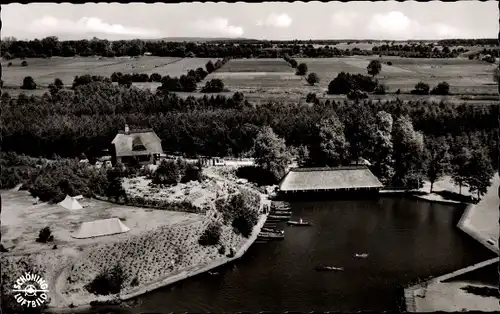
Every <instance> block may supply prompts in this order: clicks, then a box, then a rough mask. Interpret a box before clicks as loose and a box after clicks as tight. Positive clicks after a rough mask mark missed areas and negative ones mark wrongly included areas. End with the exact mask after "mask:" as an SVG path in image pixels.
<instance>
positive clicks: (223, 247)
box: [219, 245, 226, 255]
mask: <svg viewBox="0 0 500 314" xmlns="http://www.w3.org/2000/svg"><path fill="white" fill-rule="evenodd" d="M219 254H220V255H224V254H226V247H225V246H224V245H221V246H220V247H219Z"/></svg>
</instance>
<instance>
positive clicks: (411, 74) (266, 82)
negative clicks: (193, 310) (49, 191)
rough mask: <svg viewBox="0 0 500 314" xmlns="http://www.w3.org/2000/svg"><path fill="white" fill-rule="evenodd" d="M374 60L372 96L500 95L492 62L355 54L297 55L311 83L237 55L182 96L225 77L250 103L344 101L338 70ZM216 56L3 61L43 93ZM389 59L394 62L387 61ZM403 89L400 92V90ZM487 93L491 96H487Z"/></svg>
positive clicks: (278, 66)
mask: <svg viewBox="0 0 500 314" xmlns="http://www.w3.org/2000/svg"><path fill="white" fill-rule="evenodd" d="M373 59H379V60H380V61H381V63H382V71H381V73H380V74H379V75H377V79H378V80H379V81H380V82H381V83H384V84H385V85H386V86H387V95H382V96H377V95H372V96H370V97H371V98H373V99H381V100H389V99H394V98H396V97H399V98H400V99H404V100H416V99H422V97H429V96H417V95H411V94H410V91H411V90H412V89H413V87H414V86H415V84H417V83H418V82H420V81H423V82H425V83H427V84H429V85H430V87H431V88H432V87H434V86H436V85H437V84H438V83H439V82H442V81H446V82H448V83H449V84H450V93H451V94H452V95H451V96H445V97H433V98H435V99H437V100H441V99H446V100H450V101H454V102H462V101H470V102H477V101H495V99H496V98H494V97H496V96H497V95H498V93H497V86H496V84H495V82H494V81H493V77H492V71H493V69H494V68H495V66H496V65H495V64H488V63H486V62H482V61H479V60H469V59H468V58H454V59H423V58H401V57H388V56H384V57H382V58H379V56H353V57H338V58H296V60H297V62H299V63H302V62H303V63H306V64H307V66H308V70H309V71H308V72H309V73H310V72H315V73H317V74H318V76H319V79H320V82H319V83H317V84H316V85H315V86H310V85H309V84H308V83H307V82H306V80H305V77H301V76H297V75H295V70H294V69H293V68H292V67H291V66H290V65H289V64H287V63H286V62H285V61H284V60H283V59H233V60H230V61H229V62H227V63H226V64H225V65H224V66H222V68H220V69H218V70H217V71H215V72H213V73H211V74H210V75H208V76H207V77H206V78H205V80H204V81H202V82H201V83H199V84H198V91H197V92H195V93H179V95H180V96H181V97H187V96H190V95H192V96H201V95H203V94H201V93H200V92H199V89H201V87H202V86H204V84H205V82H206V81H208V80H210V79H213V78H219V79H221V80H222V81H223V82H224V84H225V87H226V90H227V91H228V93H230V94H232V93H234V92H237V91H239V92H242V93H243V94H244V95H245V97H246V98H247V99H248V100H249V101H254V102H256V103H262V102H268V101H283V102H287V103H288V102H304V101H305V99H306V95H307V94H308V93H311V92H312V93H316V94H317V96H318V98H320V99H345V96H343V95H327V94H326V91H327V88H328V84H329V83H330V81H331V80H333V79H334V78H335V77H336V76H337V74H338V73H340V72H348V73H351V74H357V73H359V74H366V67H367V65H368V63H369V62H370V61H371V60H373ZM209 60H212V61H213V62H215V61H216V59H210V58H169V57H151V56H149V57H146V56H144V57H140V58H113V59H112V58H109V59H107V58H95V57H86V58H83V57H75V58H59V57H54V58H51V59H27V61H28V64H29V65H28V66H27V67H22V66H21V65H20V64H21V61H20V60H18V59H15V60H12V61H11V62H12V63H13V64H12V66H10V67H7V62H4V61H3V62H2V67H3V69H4V73H3V78H2V79H3V80H4V90H5V91H6V92H8V93H9V94H11V95H13V96H16V95H18V94H20V93H21V92H24V93H26V94H28V95H42V94H43V93H45V92H46V91H48V90H47V86H48V84H50V83H52V82H53V81H54V79H55V78H56V77H58V78H60V79H61V80H62V81H63V83H64V84H65V85H68V86H69V85H71V83H72V82H73V79H74V77H75V76H76V75H83V74H92V75H102V76H106V77H110V76H111V74H112V73H113V72H122V73H147V74H151V73H155V72H156V73H159V74H161V75H162V76H166V75H169V76H171V77H175V76H177V77H179V76H181V75H184V74H186V73H187V71H188V70H191V69H193V70H195V69H197V68H199V67H202V68H205V64H206V63H207V62H208V61H209ZM389 62H391V63H392V64H391V65H388V64H387V63H389ZM27 75H30V76H32V77H33V78H34V80H35V82H36V83H37V85H38V88H37V89H36V90H32V91H23V90H21V89H19V86H20V85H21V84H22V80H23V78H24V77H25V76H27ZM133 85H134V86H136V87H137V88H149V89H151V90H153V91H154V90H156V88H157V87H158V86H160V83H134V84H133ZM397 90H400V93H401V94H400V95H396V94H395V93H396V91H397ZM488 96H489V97H488Z"/></svg>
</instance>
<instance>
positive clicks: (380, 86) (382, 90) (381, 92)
mask: <svg viewBox="0 0 500 314" xmlns="http://www.w3.org/2000/svg"><path fill="white" fill-rule="evenodd" d="M373 93H374V94H376V95H385V93H386V86H385V85H384V84H378V85H377V87H375V90H374V91H373Z"/></svg>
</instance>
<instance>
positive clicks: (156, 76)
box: [149, 73, 161, 82]
mask: <svg viewBox="0 0 500 314" xmlns="http://www.w3.org/2000/svg"><path fill="white" fill-rule="evenodd" d="M149 81H150V82H161V75H160V74H158V73H152V74H151V75H150V76H149Z"/></svg>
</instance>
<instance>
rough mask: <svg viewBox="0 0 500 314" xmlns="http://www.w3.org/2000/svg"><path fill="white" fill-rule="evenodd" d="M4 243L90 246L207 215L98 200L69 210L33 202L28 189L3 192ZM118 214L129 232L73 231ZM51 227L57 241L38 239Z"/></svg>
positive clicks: (24, 247)
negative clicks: (88, 234)
mask: <svg viewBox="0 0 500 314" xmlns="http://www.w3.org/2000/svg"><path fill="white" fill-rule="evenodd" d="M2 200H3V202H2V204H3V208H2V226H1V230H2V243H3V244H4V245H5V247H6V248H7V249H9V251H11V252H13V253H21V252H26V251H28V252H34V251H39V250H47V249H50V248H51V247H52V245H54V244H55V245H57V246H58V248H65V247H75V246H86V245H89V244H93V243H97V242H99V243H101V242H103V241H105V242H106V241H114V240H116V239H120V238H126V237H128V236H130V235H134V234H140V233H141V232H144V231H147V230H152V229H155V228H157V227H158V226H162V225H174V224H181V223H182V224H184V223H186V224H189V223H193V222H196V221H201V220H203V216H200V215H197V214H190V213H181V212H171V211H165V210H151V209H146V210H145V209H144V208H139V207H132V206H120V205H116V204H112V203H108V202H103V201H99V200H95V199H85V200H82V201H81V202H80V203H81V204H82V206H84V209H82V210H75V211H69V210H67V209H65V208H63V207H61V206H59V205H51V204H48V203H41V204H38V205H33V202H34V198H33V197H32V196H30V195H29V193H28V192H27V191H17V192H13V191H2ZM113 217H117V218H120V219H121V220H122V222H123V223H124V224H125V225H126V226H127V227H129V228H130V231H129V232H126V233H122V234H118V235H113V236H106V237H100V238H96V239H75V238H73V237H71V233H73V232H74V231H76V230H77V229H78V227H79V226H80V224H81V223H82V222H84V221H92V220H95V219H106V218H113ZM45 226H49V227H50V229H51V230H52V233H53V235H54V242H52V243H50V245H48V244H41V243H37V242H35V239H36V238H37V237H38V232H39V231H40V229H42V228H43V227H45Z"/></svg>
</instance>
